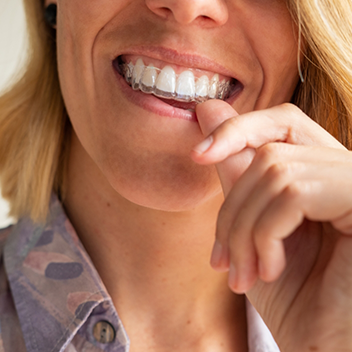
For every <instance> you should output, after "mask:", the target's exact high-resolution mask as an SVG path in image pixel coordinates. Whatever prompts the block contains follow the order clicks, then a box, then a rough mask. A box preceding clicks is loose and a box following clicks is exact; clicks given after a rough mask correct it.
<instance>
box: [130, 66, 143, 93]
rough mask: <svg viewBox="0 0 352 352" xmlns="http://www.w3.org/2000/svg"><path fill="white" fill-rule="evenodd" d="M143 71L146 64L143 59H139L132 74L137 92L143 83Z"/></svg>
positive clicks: (133, 84) (133, 86)
mask: <svg viewBox="0 0 352 352" xmlns="http://www.w3.org/2000/svg"><path fill="white" fill-rule="evenodd" d="M143 71H144V62H143V60H142V59H138V60H137V62H136V64H135V66H134V69H133V72H132V88H133V89H135V90H137V89H139V83H140V81H141V78H142V74H143Z"/></svg>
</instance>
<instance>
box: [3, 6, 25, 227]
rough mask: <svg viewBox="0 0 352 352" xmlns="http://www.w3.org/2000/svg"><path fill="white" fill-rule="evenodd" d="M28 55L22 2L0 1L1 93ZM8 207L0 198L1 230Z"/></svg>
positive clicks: (5, 219)
mask: <svg viewBox="0 0 352 352" xmlns="http://www.w3.org/2000/svg"><path fill="white" fill-rule="evenodd" d="M25 55H26V31H25V20H24V13H23V7H22V0H0V91H1V90H3V89H5V87H6V86H8V85H9V84H10V83H11V78H12V77H13V76H14V75H16V73H18V72H19V71H20V68H21V64H22V63H23V61H24V59H25ZM12 79H13V78H12ZM7 211H8V207H7V204H6V202H5V201H4V200H3V199H1V198H0V228H1V227H4V226H6V225H8V224H9V223H10V222H11V219H9V218H8V217H7V215H6V214H7Z"/></svg>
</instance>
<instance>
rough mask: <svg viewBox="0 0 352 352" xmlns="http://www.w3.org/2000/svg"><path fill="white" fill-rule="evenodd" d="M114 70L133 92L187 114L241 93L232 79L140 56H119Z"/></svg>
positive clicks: (237, 84)
mask: <svg viewBox="0 0 352 352" xmlns="http://www.w3.org/2000/svg"><path fill="white" fill-rule="evenodd" d="M113 66H114V68H115V70H116V71H117V72H118V73H119V74H120V75H121V76H122V77H123V78H124V79H125V81H126V82H127V84H128V85H129V86H130V87H131V88H132V89H133V90H136V91H141V92H143V93H145V94H152V95H154V96H156V97H158V98H159V99H160V100H162V101H163V102H165V103H167V104H169V105H171V106H173V107H175V108H179V109H184V110H189V111H194V109H195V106H196V105H197V104H199V103H202V102H205V101H207V100H209V99H220V100H224V101H227V100H231V98H232V97H233V96H235V95H236V94H237V93H238V92H239V91H241V90H242V89H243V85H242V84H241V83H240V82H239V81H238V80H237V79H235V78H232V77H227V76H223V75H221V74H219V73H216V72H209V71H204V70H201V69H196V68H186V67H181V66H177V65H170V64H167V63H165V62H162V61H159V60H156V59H148V58H146V57H141V56H134V55H120V56H118V57H117V58H116V59H115V60H114V61H113Z"/></svg>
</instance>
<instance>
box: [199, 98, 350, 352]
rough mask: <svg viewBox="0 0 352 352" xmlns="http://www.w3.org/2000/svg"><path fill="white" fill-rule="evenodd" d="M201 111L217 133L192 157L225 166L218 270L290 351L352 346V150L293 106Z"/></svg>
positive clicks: (208, 131) (216, 105)
mask: <svg viewBox="0 0 352 352" xmlns="http://www.w3.org/2000/svg"><path fill="white" fill-rule="evenodd" d="M197 116H198V120H199V123H200V126H201V129H202V132H203V134H204V135H206V136H209V135H210V138H209V139H208V140H206V142H205V143H203V146H201V148H200V149H199V148H198V149H197V147H196V149H195V151H193V153H192V158H193V159H194V161H196V162H197V163H200V164H215V165H216V167H217V170H218V173H219V177H220V179H221V182H222V185H223V190H224V193H225V196H226V200H225V202H224V205H223V207H222V209H221V211H220V213H219V218H218V226H217V233H216V238H217V239H216V243H215V246H214V250H213V256H212V265H213V267H214V268H215V269H218V270H227V269H228V268H229V267H230V273H229V285H230V287H231V288H232V289H233V290H234V291H235V292H237V293H242V292H246V294H247V296H248V298H249V299H250V300H251V302H252V303H253V305H254V306H255V307H256V309H257V310H258V311H259V313H260V314H261V315H262V317H263V318H264V320H265V321H266V323H267V324H268V326H269V328H270V329H271V331H272V333H273V335H274V337H275V339H276V341H277V342H278V343H279V346H280V347H281V349H282V351H283V352H286V351H294V352H296V351H297V352H298V351H299V352H303V351H320V352H322V351H329V352H331V351H334V352H338V351H352V338H351V337H350V336H352V334H351V331H352V237H351V235H352V187H351V186H352V180H351V175H352V155H351V152H349V151H347V150H346V149H345V148H344V147H343V146H342V145H341V144H340V143H339V142H338V141H337V140H335V139H334V138H333V137H332V136H331V135H330V134H329V133H327V132H326V131H325V130H324V129H322V128H321V127H320V126H319V125H317V124H316V123H315V122H314V121H312V120H311V119H310V118H309V117H308V116H306V115H305V114H304V113H303V112H301V111H300V110H299V109H298V108H297V107H294V106H293V105H290V104H284V105H281V106H278V107H274V108H271V109H268V110H265V111H255V112H251V113H248V114H244V115H241V116H238V114H237V113H236V112H235V111H234V110H233V109H232V108H231V107H230V106H229V105H228V104H226V103H224V102H221V101H210V102H207V103H204V104H201V105H199V106H198V108H197ZM202 149H203V150H202ZM204 150H205V151H204ZM350 190H351V192H350ZM230 263H231V264H230Z"/></svg>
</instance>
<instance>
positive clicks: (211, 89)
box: [209, 74, 219, 99]
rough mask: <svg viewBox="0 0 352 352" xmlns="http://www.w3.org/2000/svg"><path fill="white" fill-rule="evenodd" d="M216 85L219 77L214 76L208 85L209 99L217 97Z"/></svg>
mask: <svg viewBox="0 0 352 352" xmlns="http://www.w3.org/2000/svg"><path fill="white" fill-rule="evenodd" d="M218 84H219V75H218V74H215V75H214V76H213V78H212V79H211V80H210V85H209V98H213V99H214V98H215V97H217V96H218Z"/></svg>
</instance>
